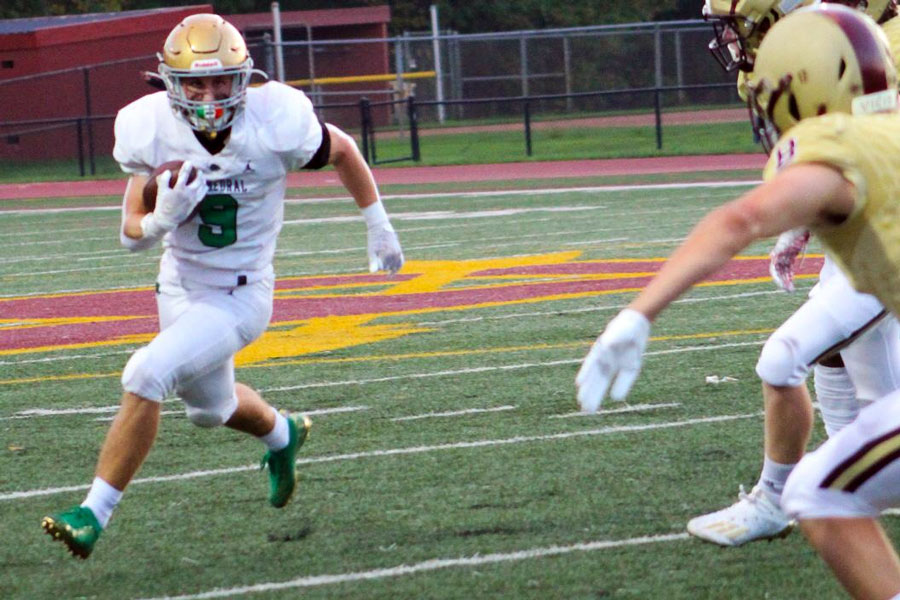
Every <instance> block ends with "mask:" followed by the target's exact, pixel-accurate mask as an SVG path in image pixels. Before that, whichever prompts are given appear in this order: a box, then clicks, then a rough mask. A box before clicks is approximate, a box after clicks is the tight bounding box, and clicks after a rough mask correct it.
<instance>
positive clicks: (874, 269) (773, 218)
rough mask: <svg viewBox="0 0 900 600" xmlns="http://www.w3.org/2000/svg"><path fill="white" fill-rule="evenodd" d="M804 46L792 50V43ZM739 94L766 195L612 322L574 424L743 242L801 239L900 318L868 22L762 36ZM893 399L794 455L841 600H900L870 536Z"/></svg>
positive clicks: (873, 30)
mask: <svg viewBox="0 0 900 600" xmlns="http://www.w3.org/2000/svg"><path fill="white" fill-rule="evenodd" d="M798 39H802V40H803V43H798V41H797V40H798ZM756 59H757V60H756V64H755V66H754V71H753V74H752V75H750V77H749V78H748V81H747V91H748V100H749V104H750V108H751V110H752V111H753V113H754V115H755V117H756V123H757V125H758V126H759V127H760V128H759V130H758V131H759V133H760V137H761V139H762V140H763V141H764V142H767V146H768V148H767V149H772V148H773V147H774V149H772V151H771V154H770V157H769V161H768V164H767V165H766V169H765V172H764V179H765V183H763V184H761V185H759V186H757V187H755V188H754V189H753V190H751V191H749V192H747V193H746V194H744V195H742V196H741V197H740V198H738V199H737V200H735V201H733V202H729V203H727V204H725V205H723V206H721V207H719V208H717V209H715V210H713V211H711V212H710V213H709V214H708V215H707V216H706V217H704V218H703V219H702V220H701V221H700V222H699V223H698V224H697V226H696V227H695V228H694V229H693V231H692V232H691V234H690V235H689V236H688V238H687V240H686V241H685V242H684V243H683V244H682V245H681V246H680V247H679V248H678V249H676V250H675V251H674V252H673V253H672V256H671V257H670V258H669V260H668V261H667V262H666V264H665V265H664V266H663V268H662V269H660V271H659V273H658V274H657V275H656V277H654V278H653V280H652V281H651V282H650V283H649V284H648V285H647V286H646V287H645V288H644V289H643V290H642V291H641V293H640V294H639V295H638V296H637V297H636V298H635V299H634V300H633V301H632V302H631V303H630V304H629V306H628V308H626V309H625V310H623V311H622V312H621V313H619V315H617V316H616V317H615V318H614V319H612V320H611V321H610V322H609V323H608V325H607V326H606V328H605V330H604V331H603V333H602V334H601V335H600V337H599V338H598V340H597V341H596V342H595V344H594V346H593V347H592V348H591V350H590V352H589V353H588V356H587V357H586V358H585V360H584V363H583V364H582V367H581V369H580V370H579V372H578V375H577V377H576V386H577V389H578V392H577V394H578V401H579V403H580V405H581V407H582V410H585V411H588V412H591V411H594V410H596V409H597V407H598V406H599V404H600V402H601V401H602V400H603V398H604V396H605V395H606V393H607V390H609V394H610V396H611V397H612V398H614V399H622V398H624V397H625V396H626V395H627V394H628V392H629V390H630V388H631V386H632V384H633V383H634V381H635V378H636V377H637V375H638V372H639V370H640V366H641V361H642V355H643V351H644V348H645V347H646V342H647V340H648V338H649V334H650V322H651V321H652V320H653V319H654V318H655V317H656V316H657V315H659V314H660V312H661V311H662V310H663V309H664V308H665V307H666V306H667V305H668V304H670V303H671V302H672V301H673V300H675V299H676V298H677V297H678V296H679V295H680V294H682V293H683V292H685V291H686V290H687V289H689V288H690V287H691V286H692V285H693V284H695V283H697V282H699V281H701V280H703V279H704V278H706V277H708V276H709V275H710V274H712V273H713V272H715V271H716V270H717V269H719V268H720V267H721V266H722V265H723V264H725V263H726V262H727V261H728V260H729V259H730V258H731V257H732V256H734V255H735V254H737V253H738V252H740V251H741V250H742V249H743V248H746V247H747V245H748V244H749V243H751V242H753V241H754V240H759V239H764V238H765V237H767V236H769V235H773V234H777V233H779V232H782V231H786V230H789V229H791V228H795V227H800V226H804V227H809V228H811V229H812V230H813V231H814V233H815V235H817V236H818V237H819V238H820V239H821V240H822V243H823V245H824V246H825V248H826V249H827V251H828V252H829V253H830V255H831V256H832V257H833V258H834V260H835V262H836V263H837V264H838V265H839V267H840V268H841V269H842V271H844V272H845V273H846V274H847V276H848V277H850V278H851V281H852V282H853V284H854V285H855V286H858V288H859V289H860V290H861V291H865V292H868V293H871V294H873V295H875V296H876V297H877V298H878V299H879V300H880V301H881V302H882V303H883V304H884V305H885V306H886V307H888V308H889V309H890V310H891V311H892V312H893V313H894V314H898V312H900V223H898V221H897V218H896V211H897V210H898V208H900V179H898V178H897V176H896V171H895V170H894V166H895V165H896V164H897V162H898V161H900V115H898V107H900V100H898V92H897V71H896V69H895V67H894V64H893V59H892V57H891V53H890V50H889V48H888V44H887V38H886V36H885V34H884V32H883V31H882V30H880V29H879V28H878V26H877V25H876V24H875V21H873V20H872V19H870V18H869V17H867V16H865V15H864V14H862V13H861V12H859V11H856V10H852V9H850V8H847V7H845V6H838V5H835V4H821V5H818V6H813V7H809V8H803V9H799V10H797V11H795V12H793V13H791V14H789V15H787V16H786V17H785V18H784V19H781V20H780V21H779V22H778V23H775V25H774V26H773V27H772V28H771V30H770V31H769V32H768V33H767V34H766V36H765V38H764V39H763V40H762V43H761V45H760V47H759V52H758V54H757V57H756ZM898 426H900V391H894V392H892V393H891V394H890V395H889V396H888V397H886V398H883V399H879V400H878V401H877V402H875V403H873V404H871V405H870V406H868V407H866V408H864V409H863V410H862V411H860V414H859V416H858V417H857V418H856V419H855V420H854V421H853V422H852V423H850V424H848V425H846V426H845V427H844V428H843V429H841V431H839V432H838V433H836V434H835V435H834V436H832V437H831V438H829V439H828V441H826V442H825V443H824V444H823V445H822V446H821V447H820V448H819V449H817V450H815V451H813V452H812V453H810V454H807V455H805V456H804V457H803V458H802V459H801V460H800V462H799V464H798V465H797V466H796V468H795V469H794V470H793V471H792V473H791V474H790V477H789V478H788V480H787V483H786V485H785V488H784V492H783V497H782V501H781V504H782V506H783V508H784V509H785V511H786V512H787V514H788V515H789V516H792V517H795V518H797V519H798V520H799V521H800V525H801V527H802V529H803V532H804V533H805V534H806V536H807V538H808V539H809V540H810V542H811V543H812V545H813V546H814V547H815V548H816V550H817V551H818V552H819V554H820V555H821V556H822V558H823V559H824V560H825V561H826V562H827V563H828V565H829V566H830V567H831V568H832V570H833V571H834V573H835V575H836V576H837V577H838V579H839V580H840V582H841V584H842V585H843V586H844V587H845V588H846V589H847V591H848V592H849V593H850V594H851V595H853V596H854V597H856V598H863V599H866V600H870V599H871V600H885V599H889V598H898V599H900V560H898V557H897V554H896V552H894V549H893V548H892V547H891V544H890V542H889V540H888V538H887V536H886V535H885V533H884V530H883V529H882V528H881V526H880V524H879V523H878V520H877V519H878V517H879V514H880V511H882V510H883V509H885V508H887V507H889V506H897V505H898V504H900V427H898Z"/></svg>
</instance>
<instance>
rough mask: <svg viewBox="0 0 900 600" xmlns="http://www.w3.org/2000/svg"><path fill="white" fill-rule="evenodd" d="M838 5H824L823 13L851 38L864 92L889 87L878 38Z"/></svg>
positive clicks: (878, 90)
mask: <svg viewBox="0 0 900 600" xmlns="http://www.w3.org/2000/svg"><path fill="white" fill-rule="evenodd" d="M836 6H837V10H828V8H829V5H827V4H825V5H823V6H822V7H821V8H822V9H823V10H821V14H823V15H825V16H826V17H829V18H830V19H831V20H832V21H834V22H835V23H837V25H838V27H840V28H841V30H842V31H843V32H844V35H846V36H847V39H848V40H850V45H851V46H852V47H853V52H854V53H855V54H856V60H857V61H858V62H859V67H860V70H861V71H862V80H863V93H864V94H871V93H872V92H880V91H882V90H886V89H888V79H887V73H885V71H884V54H883V52H882V49H881V47H880V45H879V43H878V40H877V39H875V37H874V36H873V35H872V33H871V32H870V31H869V28H868V27H866V24H865V23H863V21H862V19H860V18H858V17H857V16H856V15H854V14H853V13H852V12H849V11H847V10H846V9H845V10H840V9H841V8H843V7H842V6H840V5H836Z"/></svg>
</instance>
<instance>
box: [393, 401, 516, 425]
mask: <svg viewBox="0 0 900 600" xmlns="http://www.w3.org/2000/svg"><path fill="white" fill-rule="evenodd" d="M515 409H516V407H515V406H510V405H508V404H507V405H504V406H497V407H494V408H467V409H465V410H451V411H447V412H430V413H424V414H421V415H410V416H408V417H395V418H393V419H391V421H417V420H419V419H430V418H433V417H458V416H459V415H474V414H480V413H493V412H501V411H505V410H515Z"/></svg>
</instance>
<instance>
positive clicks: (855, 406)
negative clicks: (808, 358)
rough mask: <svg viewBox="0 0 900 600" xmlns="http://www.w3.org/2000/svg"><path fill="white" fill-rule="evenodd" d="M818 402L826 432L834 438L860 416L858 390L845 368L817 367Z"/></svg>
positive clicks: (815, 373)
mask: <svg viewBox="0 0 900 600" xmlns="http://www.w3.org/2000/svg"><path fill="white" fill-rule="evenodd" d="M814 380H815V384H816V400H818V402H819V410H820V411H821V412H822V420H823V421H825V432H826V433H828V437H831V436H833V435H834V434H835V433H837V432H838V431H840V430H841V429H842V428H843V427H844V426H846V425H848V424H850V423H851V422H853V420H854V419H855V418H856V415H858V414H859V401H858V400H857V399H856V388H855V387H853V382H852V381H850V376H849V375H847V369H845V368H844V367H823V366H822V365H816V367H815V371H814Z"/></svg>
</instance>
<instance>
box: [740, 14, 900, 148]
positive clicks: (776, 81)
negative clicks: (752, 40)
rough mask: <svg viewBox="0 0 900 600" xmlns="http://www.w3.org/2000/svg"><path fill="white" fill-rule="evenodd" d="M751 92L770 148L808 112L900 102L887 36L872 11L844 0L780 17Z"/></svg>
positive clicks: (884, 108)
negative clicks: (855, 8) (845, 4)
mask: <svg viewBox="0 0 900 600" xmlns="http://www.w3.org/2000/svg"><path fill="white" fill-rule="evenodd" d="M799 39H802V40H803V43H802V44H799V43H797V40H799ZM747 93H748V100H747V101H748V104H749V106H750V112H751V114H752V116H753V119H752V120H753V122H754V125H755V127H756V128H757V130H758V133H759V136H760V138H761V140H762V142H763V147H764V148H765V149H766V152H771V150H772V148H773V147H774V145H775V143H776V142H777V141H778V138H779V137H780V136H781V135H782V134H784V133H785V132H786V131H788V130H789V129H790V128H791V127H793V126H794V125H795V124H796V123H798V122H799V121H801V120H803V119H806V118H809V117H815V116H818V115H823V114H827V113H835V112H841V113H850V114H864V113H874V112H890V111H896V110H897V107H898V97H897V71H896V70H895V68H894V61H893V59H892V57H891V53H890V50H889V48H888V41H887V37H886V36H885V34H884V32H883V31H882V30H881V28H880V27H879V26H878V25H877V24H876V23H875V21H874V20H873V19H872V18H870V17H869V16H867V15H866V14H865V13H863V12H861V11H858V10H854V9H852V8H848V7H846V6H843V5H841V4H819V5H817V6H812V7H809V8H805V9H801V10H798V11H796V12H794V13H792V14H791V15H788V16H787V17H785V18H784V19H782V20H781V21H779V22H778V23H776V24H775V25H774V26H773V27H772V29H771V31H769V32H768V33H767V34H766V36H765V39H763V41H762V43H761V44H760V46H759V51H758V52H757V55H756V63H755V66H754V69H753V74H752V75H750V76H749V77H748V80H747Z"/></svg>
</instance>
